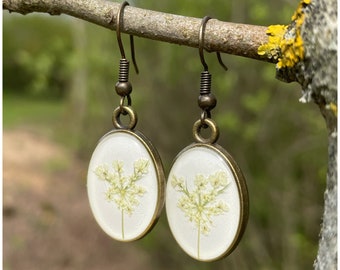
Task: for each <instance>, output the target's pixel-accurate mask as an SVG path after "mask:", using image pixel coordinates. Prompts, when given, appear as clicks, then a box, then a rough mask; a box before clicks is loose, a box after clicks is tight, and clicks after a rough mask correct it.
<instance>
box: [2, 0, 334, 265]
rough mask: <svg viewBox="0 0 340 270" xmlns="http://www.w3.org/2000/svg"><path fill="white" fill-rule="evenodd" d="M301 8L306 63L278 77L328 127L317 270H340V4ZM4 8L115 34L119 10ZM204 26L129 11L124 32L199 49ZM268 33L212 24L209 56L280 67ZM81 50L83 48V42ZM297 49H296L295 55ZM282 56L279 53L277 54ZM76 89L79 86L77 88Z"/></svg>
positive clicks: (48, 1)
mask: <svg viewBox="0 0 340 270" xmlns="http://www.w3.org/2000/svg"><path fill="white" fill-rule="evenodd" d="M299 7H300V8H301V10H300V11H299V12H301V11H302V12H303V15H301V14H298V15H299V16H300V15H301V16H300V17H299V16H298V17H297V18H296V20H293V23H292V24H291V25H290V27H289V31H288V34H286V37H287V36H289V35H293V36H294V35H296V34H297V32H298V30H297V27H298V26H300V27H301V29H299V32H301V33H299V34H300V35H301V37H302V40H303V44H302V43H299V44H298V47H301V46H302V49H303V55H304V57H302V58H300V59H299V61H298V62H297V63H295V64H294V65H293V67H289V68H286V67H284V68H281V67H278V68H277V77H278V78H280V79H281V80H283V81H287V82H290V81H297V82H299V83H300V85H301V86H302V90H303V93H304V95H303V97H302V98H301V101H302V102H308V101H314V102H315V103H316V104H317V105H318V106H319V108H320V111H321V113H322V115H323V116H324V118H325V121H326V125H327V129H328V143H329V146H328V154H329V161H328V172H327V187H326V191H325V206H324V215H323V223H322V228H321V234H320V242H319V250H318V255H317V259H316V261H315V264H314V267H315V269H327V270H329V269H335V268H336V265H337V1H336V0H311V1H310V0H302V1H301V3H300V6H299ZM3 8H4V9H7V10H9V11H14V12H19V13H22V14H27V13H30V12H36V11H37V12H46V13H50V14H52V15H59V14H62V13H65V14H69V15H71V16H74V17H78V18H81V19H83V20H86V21H89V22H92V23H95V24H98V25H101V26H103V27H106V28H109V29H115V27H116V25H115V16H116V14H117V11H118V9H119V4H118V3H113V2H109V1H97V0H91V1H88V0H73V1H71V0H60V1H54V0H42V1H36V0H3ZM112 15H113V16H112ZM112 19H113V20H112ZM200 22H201V19H196V18H188V17H183V16H177V15H172V14H165V13H160V12H153V11H148V10H143V9H138V8H133V7H127V8H126V10H125V13H124V27H123V29H122V32H125V33H128V34H133V35H137V36H140V37H145V38H150V39H154V40H160V41H165V42H171V43H176V44H181V45H186V46H191V47H197V46H198V38H197V34H198V29H199V25H200ZM266 31H267V28H266V27H260V26H250V25H242V24H233V23H226V22H220V21H218V20H211V21H209V24H208V25H207V28H206V44H205V47H206V49H207V50H209V51H221V52H225V53H230V54H235V55H241V56H244V57H248V58H253V59H256V60H264V61H269V62H277V59H276V58H272V57H271V58H270V59H268V57H265V56H259V54H258V53H257V49H258V47H259V46H260V45H262V44H264V43H266V42H267V36H266ZM80 38H81V37H80ZM79 45H80V48H82V46H83V45H82V41H81V39H79ZM296 48H297V47H294V44H293V47H291V49H292V50H293V54H294V53H295V51H294V50H296ZM279 49H282V48H279ZM300 49H301V48H300ZM281 53H282V52H281V51H280V50H279V52H278V54H279V55H281ZM84 76H85V75H84V74H83V73H82V71H79V78H81V77H82V78H84ZM77 81H78V80H77ZM81 81H82V82H84V80H81ZM77 84H78V82H76V81H75V85H76V88H77V86H78V85H77ZM79 86H80V85H79ZM78 88H80V87H78ZM78 94H79V101H78V100H77V101H76V102H80V104H79V107H78V105H76V108H78V109H79V113H80V115H81V112H82V110H83V107H82V106H83V105H84V104H85V102H84V97H85V96H86V95H85V96H84V95H83V94H82V93H81V92H79V93H76V92H74V98H72V99H74V100H75V99H78ZM288 109H289V108H288ZM311 184H313V183H311Z"/></svg>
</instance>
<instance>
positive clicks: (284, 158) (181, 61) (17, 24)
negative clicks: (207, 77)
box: [3, 0, 327, 270]
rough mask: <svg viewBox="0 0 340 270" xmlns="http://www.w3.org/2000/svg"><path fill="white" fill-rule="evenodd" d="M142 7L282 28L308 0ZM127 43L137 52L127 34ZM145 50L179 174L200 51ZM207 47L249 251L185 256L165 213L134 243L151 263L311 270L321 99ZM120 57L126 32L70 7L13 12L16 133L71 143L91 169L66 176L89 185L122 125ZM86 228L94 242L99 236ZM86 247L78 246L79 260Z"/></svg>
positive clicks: (147, 78) (10, 93)
mask: <svg viewBox="0 0 340 270" xmlns="http://www.w3.org/2000/svg"><path fill="white" fill-rule="evenodd" d="M130 4H131V5H135V6H138V7H140V8H144V9H151V10H157V11H162V12H167V13H174V14H180V15H184V16H192V17H198V18H201V17H203V16H205V15H209V16H211V17H214V18H217V19H219V20H223V21H232V22H239V23H247V24H256V25H270V24H288V23H289V22H290V17H291V15H292V14H293V13H294V10H295V8H296V7H297V5H298V1H293V0H281V1H268V0H256V1H255V0H237V1H236V0H232V1H222V0H215V1H211V0H204V1H202V0H197V1H154V0H144V1H141V0H139V1H138V0H136V1H134V2H132V1H130ZM124 44H126V45H125V47H126V49H125V50H129V45H128V39H127V36H126V35H124ZM135 47H136V57H137V62H138V65H139V69H140V74H139V75H136V74H135V73H134V70H133V68H132V67H131V70H130V81H131V82H132V85H133V87H134V90H133V93H132V101H133V107H134V108H135V109H136V111H137V112H138V116H139V122H138V125H137V128H138V130H140V131H142V132H143V133H144V134H145V135H147V136H148V137H149V138H150V140H151V141H152V142H153V143H154V145H155V147H156V148H157V149H158V151H159V153H160V155H161V157H162V160H163V164H164V167H165V171H166V173H168V172H169V169H170V166H171V162H172V160H173V159H174V157H175V156H176V154H177V153H178V152H179V151H180V150H181V149H183V148H184V147H186V146H187V145H189V144H190V143H191V142H192V141H193V138H192V133H191V129H192V125H193V123H194V121H196V120H197V119H198V118H199V115H200V110H199V108H198V106H197V97H198V94H199V81H200V72H201V70H202V66H201V63H200V60H199V56H198V50H196V49H193V48H187V47H184V46H177V45H173V44H166V43H161V42H156V41H151V40H145V39H141V38H135ZM205 56H206V61H207V63H208V65H209V68H210V72H211V73H212V75H213V82H212V91H213V93H214V94H215V95H216V97H217V100H218V105H217V107H216V109H214V111H213V112H212V114H213V118H214V119H215V120H216V121H217V123H218V125H219V127H220V132H221V137H220V139H219V144H220V145H222V146H223V147H224V148H225V149H227V150H228V151H229V152H230V153H231V154H232V155H233V156H234V158H235V160H236V161H237V162H238V163H239V165H240V167H241V168H242V170H243V173H244V175H245V176H246V179H247V184H248V189H249V195H250V218H249V223H248V227H247V230H246V232H245V234H244V236H243V239H242V241H241V242H240V244H239V246H238V247H237V249H236V250H235V251H234V252H233V253H232V254H231V255H230V256H229V257H227V258H225V259H223V260H221V261H218V262H214V263H201V262H196V261H194V260H193V259H191V258H190V257H188V256H187V255H186V254H184V252H182V251H181V250H180V249H179V247H178V246H177V244H176V243H175V240H174V238H173V237H172V236H171V234H170V231H169V228H168V225H167V221H166V217H165V214H164V213H163V214H162V216H161V218H160V221H159V223H158V224H157V226H156V227H155V229H154V230H153V231H152V232H151V233H150V234H149V235H148V236H146V237H145V238H144V239H142V240H140V241H139V242H136V243H133V244H128V246H129V247H131V246H133V247H134V248H137V250H142V251H143V252H144V253H146V254H147V255H146V256H147V258H148V266H147V269H175V268H177V269H263V270H265V269H289V270H294V269H311V268H312V265H313V261H314V258H315V257H316V252H317V243H318V233H319V230H320V223H321V216H322V205H323V191H324V187H325V179H326V169H327V133H326V128H325V125H324V121H323V118H322V116H321V114H320V112H319V110H318V108H317V106H315V105H314V104H307V105H306V104H301V103H299V102H298V99H299V97H300V95H301V88H300V86H299V85H298V84H286V83H283V82H280V81H278V80H276V79H275V67H274V65H273V64H269V63H264V62H263V63H262V62H258V61H255V60H251V59H245V58H241V57H237V56H231V55H222V57H223V60H224V62H225V63H226V65H227V66H228V68H229V70H228V71H227V72H225V71H223V69H222V68H221V67H220V66H219V64H218V62H217V59H216V57H215V54H208V53H206V54H205ZM119 58H120V53H119V50H118V46H117V43H116V36H115V33H114V32H111V31H109V30H107V29H103V28H101V27H99V26H96V25H91V24H89V23H86V22H83V21H80V20H77V19H74V18H70V17H67V16H58V17H52V16H48V15H41V14H40V15H39V14H33V15H27V16H21V15H17V14H8V12H6V11H4V12H3V120H4V121H3V123H4V133H6V131H10V130H15V129H18V128H23V127H24V128H29V129H30V130H35V131H37V130H38V131H42V133H43V134H44V136H47V137H48V138H49V140H53V141H54V142H56V143H57V144H58V145H60V146H61V147H66V148H67V149H71V152H72V153H73V154H74V156H75V157H76V159H77V160H79V162H80V163H81V164H82V170H81V173H79V175H78V177H77V178H73V179H62V181H64V185H68V183H69V182H70V181H75V182H77V183H79V184H80V185H82V186H84V185H85V181H86V179H85V178H86V177H85V175H86V169H87V164H88V161H89V159H90V157H91V154H92V151H93V149H94V148H95V145H96V142H97V141H98V139H99V138H100V137H101V136H102V135H104V134H105V132H107V131H108V130H110V129H111V128H112V123H111V113H112V110H113V108H115V107H116V106H117V105H118V103H119V98H118V96H117V95H116V94H115V91H114V85H115V83H116V81H117V79H118V63H119ZM33 154H34V153H33ZM73 154H72V155H73ZM65 159H67V157H65ZM4 162H6V160H5V161H4ZM61 167H63V166H61ZM59 169H60V168H59ZM61 169H63V168H61ZM4 170H6V166H5V167H4ZM4 181H5V182H6V178H5V179H4ZM4 192H5V194H6V188H5V189H4ZM83 192H86V190H85V189H83ZM85 195H86V194H85ZM69 196H70V195H69ZM5 206H6V202H4V207H5ZM83 207H86V208H88V205H87V204H83ZM65 211H66V209H65ZM163 212H164V211H163ZM6 218H7V217H6V215H5V226H4V234H5V235H6ZM75 218H76V217H75ZM90 220H91V222H94V221H93V220H92V219H90ZM94 228H95V230H98V231H99V230H100V229H99V227H98V228H97V227H94ZM88 233H92V232H88ZM19 237H20V235H19ZM60 237H62V235H60ZM82 237H83V238H84V241H86V238H87V236H86V235H83V236H82ZM104 238H105V239H106V238H109V237H108V236H107V237H106V236H104ZM6 239H7V238H6V237H5V241H6ZM46 241H51V240H50V239H49V238H46ZM65 241H67V239H65ZM104 241H106V240H104ZM107 241H108V243H111V242H113V240H111V239H107ZM30 245H34V242H33V243H30ZM110 245H111V244H109V246H110ZM115 245H116V246H117V247H118V248H119V247H121V246H122V245H125V244H122V243H118V244H117V243H116V244H115ZM8 246H9V247H7V246H6V248H7V249H6V248H5V251H4V265H5V266H6V267H7V269H15V267H14V266H13V265H16V264H15V262H14V261H16V260H17V259H19V258H16V257H15V250H14V251H13V249H15V248H16V246H11V245H10V244H9V245H8ZM104 248H105V249H107V248H108V246H107V245H98V246H97V247H96V249H97V250H98V252H99V253H100V252H101V250H102V249H104ZM110 248H111V246H110ZM77 252H79V251H78V250H77V249H76V248H75V249H74V250H73V252H72V253H71V254H70V257H71V258H72V257H76V256H77ZM8 254H12V255H11V256H9V255H8ZM13 254H14V255H13ZM18 254H19V253H18ZM7 255H8V256H7ZM113 255H114V254H113ZM113 260H114V259H113V257H111V256H109V255H107V256H106V257H103V258H101V264H103V263H106V264H107V267H108V268H105V267H104V266H102V267H101V268H100V269H132V268H128V267H125V268H124V267H121V268H114V267H113ZM131 260H134V258H131ZM31 263H32V265H37V266H39V265H40V266H41V267H42V268H36V269H87V268H86V267H85V266H84V264H82V263H80V262H79V263H74V264H72V268H65V267H59V268H58V267H57V268H52V267H49V265H48V261H47V262H44V263H45V264H46V265H45V264H42V262H41V261H39V258H33V259H32V262H31ZM52 263H53V262H52V261H51V264H52ZM126 264H127V265H128V264H129V260H127V261H126ZM109 266H111V267H110V268H109ZM54 267H55V265H54ZM17 269H19V268H17ZM26 269H28V268H26ZM32 269H33V268H32ZM92 269H99V268H95V267H93V268H92ZM140 269H142V268H140Z"/></svg>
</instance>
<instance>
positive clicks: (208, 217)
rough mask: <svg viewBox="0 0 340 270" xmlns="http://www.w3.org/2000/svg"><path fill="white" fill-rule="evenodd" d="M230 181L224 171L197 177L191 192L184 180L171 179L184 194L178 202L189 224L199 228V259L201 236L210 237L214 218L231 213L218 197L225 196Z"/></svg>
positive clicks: (172, 183)
mask: <svg viewBox="0 0 340 270" xmlns="http://www.w3.org/2000/svg"><path fill="white" fill-rule="evenodd" d="M229 183H230V182H229V179H228V177H227V174H226V173H225V172H224V171H218V172H216V173H214V174H212V175H209V176H208V177H205V176H204V175H202V174H197V175H195V178H194V188H193V190H192V191H189V190H188V188H187V186H186V182H185V180H184V178H182V177H176V176H175V175H173V176H172V178H171V186H172V187H173V188H174V189H175V190H176V191H178V192H180V193H182V194H183V196H181V197H180V198H179V200H178V202H177V207H178V208H179V209H181V210H182V211H183V213H184V215H185V217H187V218H188V220H189V222H192V223H193V224H195V226H196V228H197V256H198V257H199V249H200V235H201V234H204V235H208V234H209V233H210V232H211V226H212V225H213V220H212V217H213V216H218V215H222V214H224V213H225V212H228V211H229V207H228V205H227V204H226V202H224V201H223V200H218V196H219V195H221V194H223V193H224V191H225V190H226V188H227V187H228V185H229Z"/></svg>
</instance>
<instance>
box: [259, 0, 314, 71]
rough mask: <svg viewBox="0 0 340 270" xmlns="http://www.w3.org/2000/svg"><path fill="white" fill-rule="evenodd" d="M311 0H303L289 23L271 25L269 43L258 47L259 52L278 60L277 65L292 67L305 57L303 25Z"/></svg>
mask: <svg viewBox="0 0 340 270" xmlns="http://www.w3.org/2000/svg"><path fill="white" fill-rule="evenodd" d="M310 2H311V0H302V1H301V2H300V4H299V6H298V8H297V10H296V11H295V13H294V15H293V16H292V23H291V25H290V26H288V25H270V26H269V27H268V29H267V35H268V43H266V44H263V45H261V46H260V47H259V48H258V54H259V55H264V56H266V57H268V58H270V59H275V60H277V64H276V67H277V68H278V69H281V68H292V67H294V66H295V65H296V64H297V63H298V62H299V61H301V60H303V58H304V47H303V40H302V37H301V26H302V24H303V22H304V12H303V9H304V7H305V6H306V5H308V4H310Z"/></svg>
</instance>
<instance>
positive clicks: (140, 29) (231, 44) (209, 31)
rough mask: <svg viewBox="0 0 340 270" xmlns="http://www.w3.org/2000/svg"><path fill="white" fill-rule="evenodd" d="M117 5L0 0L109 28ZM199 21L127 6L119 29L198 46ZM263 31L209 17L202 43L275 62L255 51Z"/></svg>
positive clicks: (9, 6)
mask: <svg viewBox="0 0 340 270" xmlns="http://www.w3.org/2000/svg"><path fill="white" fill-rule="evenodd" d="M119 7H120V4H119V3H114V2H109V1H99V0H72V1H70V0H58V1H55V0H3V9H6V10H9V11H10V12H18V13H21V14H28V13H32V12H45V13H49V14H51V15H60V14H67V15H70V16H73V17H76V18H79V19H82V20H85V21H88V22H91V23H94V24H97V25H100V26H103V27H106V28H108V29H111V30H115V29H116V15H117V13H118V10H119ZM200 24H201V19H199V18H192V17H184V16H179V15H173V14H167V13H162V12H156V11H151V10H145V9H141V8H136V7H132V6H127V7H125V9H124V16H123V25H122V29H121V31H122V32H124V33H127V34H131V35H135V36H139V37H144V38H148V39H153V40H158V41H164V42H169V43H175V44H179V45H186V46H190V47H196V48H198V33H199V29H200ZM266 30H267V27H265V26H255V25H247V24H236V23H229V22H222V21H219V20H216V19H211V20H209V22H208V23H207V26H206V32H205V37H204V43H205V44H204V46H205V49H206V50H207V51H219V52H222V53H228V54H234V55H239V56H244V57H248V58H253V59H257V60H263V61H268V62H275V60H274V59H269V58H267V57H264V56H261V55H259V54H258V53H257V48H258V47H259V46H260V45H261V44H263V43H266V42H267V35H266Z"/></svg>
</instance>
